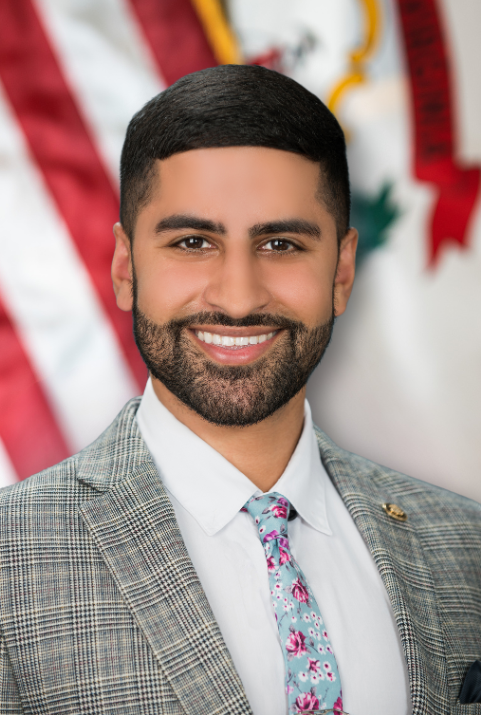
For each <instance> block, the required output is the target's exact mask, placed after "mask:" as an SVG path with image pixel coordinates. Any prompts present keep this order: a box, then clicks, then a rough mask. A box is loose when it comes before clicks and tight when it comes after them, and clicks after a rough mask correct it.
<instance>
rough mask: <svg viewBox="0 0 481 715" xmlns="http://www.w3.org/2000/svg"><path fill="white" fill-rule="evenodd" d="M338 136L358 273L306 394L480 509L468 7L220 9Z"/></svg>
mask: <svg viewBox="0 0 481 715" xmlns="http://www.w3.org/2000/svg"><path fill="white" fill-rule="evenodd" d="M231 17H232V20H233V22H234V25H235V27H236V30H237V33H238V35H239V37H240V38H241V40H242V46H243V50H244V53H245V55H246V56H247V57H256V56H258V57H263V58H264V61H270V62H271V63H272V64H273V65H275V66H276V67H278V68H281V69H284V71H286V72H289V73H290V74H292V76H293V77H294V78H296V79H298V80H299V81H300V82H301V83H303V84H305V85H306V86H307V87H308V88H309V89H311V90H312V91H313V92H315V93H316V94H318V95H319V96H320V97H321V98H322V99H323V100H324V101H326V102H327V103H328V104H329V105H330V107H331V108H332V110H333V111H334V112H335V113H336V115H337V117H338V119H339V120H340V121H341V123H342V125H343V127H344V129H345V131H346V134H347V138H348V155H349V165H350V172H351V179H352V189H353V196H352V198H353V212H352V214H353V215H352V224H353V225H354V226H357V227H358V228H359V230H360V250H359V262H358V276H357V282H356V286H355V289H354V294H353V296H352V298H351V303H350V306H349V308H348V311H347V313H346V315H344V316H343V317H342V318H341V319H340V320H339V321H338V323H337V325H336V327H335V329H334V339H333V343H332V345H331V346H330V347H329V349H328V351H327V354H326V357H325V358H324V361H323V363H322V364H321V366H320V368H319V369H318V371H317V372H316V373H315V375H314V376H313V378H312V379H311V382H310V385H309V388H308V391H309V397H310V401H311V404H312V407H313V412H314V416H315V418H316V420H317V422H318V424H320V426H321V427H323V428H324V429H325V430H326V432H327V433H328V434H329V435H331V436H332V438H333V439H335V440H336V441H337V442H338V443H339V444H340V445H341V446H344V447H346V448H347V449H350V450H352V451H354V452H358V453H360V454H362V455H364V456H366V457H370V458H372V459H374V460H376V461H379V462H381V463H383V464H387V465H389V466H392V467H394V468H397V469H399V470H401V471H405V472H407V473H408V474H412V475H413V476H416V477H419V478H422V479H425V480H427V481H431V482H434V483H437V484H440V485H441V486H444V487H447V488H449V489H452V490H453V491H458V492H461V493H464V494H467V495H469V496H472V497H474V498H477V499H478V500H479V501H481V438H480V435H481V409H480V405H481V321H480V318H479V315H480V313H481V214H480V167H481V84H480V82H479V68H480V66H481V45H480V43H479V41H478V30H479V27H481V5H480V4H479V3H472V2H469V0H333V1H332V2H331V1H329V0H328V1H327V2H322V3H318V2H311V1H310V0H297V1H296V2H295V3H290V2H273V1H271V0H264V1H263V2H260V3H258V2H256V0H233V4H232V6H231Z"/></svg>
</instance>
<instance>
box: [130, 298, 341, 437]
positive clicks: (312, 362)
mask: <svg viewBox="0 0 481 715" xmlns="http://www.w3.org/2000/svg"><path fill="white" fill-rule="evenodd" d="M133 292H134V307H133V319H134V336H135V342H136V343H137V347H138V348H139V351H140V354H141V355H142V358H143V360H144V362H145V364H146V365H147V367H148V369H149V371H150V373H151V375H152V376H153V377H155V378H157V380H160V382H162V383H163V384H164V385H165V387H166V388H167V389H168V390H170V392H171V393H172V394H174V395H175V396H176V397H177V398H178V399H179V400H180V401H181V402H183V403H184V405H186V406H187V407H189V408H190V409H192V410H194V412H196V413H197V414H198V415H200V416H201V417H203V418H204V419H205V420H207V421H208V422H211V423H212V424H215V425H219V426H225V427H226V426H228V427H246V426H248V425H253V424H256V423H257V422H261V421H262V420H265V419H266V418H267V417H269V416H270V415H272V414H273V413H274V412H276V411H277V410H279V409H280V408H281V407H283V406H284V405H286V404H287V403H288V402H289V401H290V400H291V399H292V398H293V397H294V396H295V395H297V393H298V392H299V391H300V390H301V389H302V388H303V387H304V386H305V385H306V383H307V380H308V378H309V376H310V374H311V373H312V371H313V370H314V368H315V367H316V366H317V365H318V364H319V362H320V361H321V358H322V356H323V354H324V352H325V350H326V348H327V346H328V344H329V341H330V339H331V335H332V329H333V325H334V310H332V311H331V317H330V318H329V320H328V321H326V322H325V323H323V324H321V325H318V326H316V327H314V328H311V329H309V328H307V327H306V326H305V325H304V324H303V323H301V322H298V321H294V320H290V319H288V318H284V317H281V316H276V315H268V314H265V313H259V314H251V315H248V316H246V317H245V318H240V319H234V318H231V317H229V316H228V315H225V314H223V313H218V312H212V313H210V312H201V313H195V314H193V315H190V316H188V317H186V318H182V319H178V320H170V321H169V322H167V323H164V324H158V323H155V322H154V321H152V320H150V319H149V318H148V317H147V316H146V315H144V313H142V312H141V311H140V309H139V307H138V305H137V297H136V290H135V284H134V291H133ZM193 325H195V326H196V328H201V326H202V325H210V326H214V325H218V326H227V327H236V328H241V327H252V326H256V327H259V326H266V327H269V329H270V330H272V329H273V328H275V329H276V330H283V331H284V332H283V334H282V335H279V336H278V337H277V338H276V340H275V342H274V343H273V345H272V347H271V348H270V350H268V352H267V353H266V354H265V355H263V356H262V357H260V358H258V359H257V360H255V361H254V362H252V363H250V364H247V365H223V364H222V365H221V364H219V363H215V362H213V361H212V360H211V359H209V358H208V357H207V355H205V354H204V353H202V352H201V350H200V348H198V347H197V346H196V345H195V344H194V343H193V341H192V339H191V338H190V337H189V336H188V329H189V328H190V327H191V326H193Z"/></svg>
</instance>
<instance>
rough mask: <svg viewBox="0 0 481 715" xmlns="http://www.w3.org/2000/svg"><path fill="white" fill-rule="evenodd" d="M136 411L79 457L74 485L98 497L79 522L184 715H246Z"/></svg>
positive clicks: (84, 509) (133, 407)
mask: <svg viewBox="0 0 481 715" xmlns="http://www.w3.org/2000/svg"><path fill="white" fill-rule="evenodd" d="M136 408H137V403H129V405H128V406H127V408H125V409H124V410H123V412H122V413H121V419H120V420H117V421H116V423H114V425H113V426H112V427H111V428H110V430H109V432H108V433H106V434H105V435H104V437H103V444H102V443H101V441H99V443H98V445H96V449H97V455H96V458H95V457H94V456H93V455H92V454H91V452H92V449H91V448H89V450H86V454H85V457H84V460H83V464H81V465H80V469H79V479H80V480H81V481H83V482H84V483H90V484H91V486H95V488H96V489H98V490H101V491H102V490H103V491H104V493H103V494H100V495H98V496H96V497H95V498H94V499H92V500H90V501H88V502H84V504H83V505H82V507H81V513H82V517H83V520H84V522H85V523H86V525H87V527H88V529H89V530H90V533H91V534H92V537H93V539H94V540H95V542H96V544H97V546H98V548H99V551H100V553H101V555H102V557H103V559H104V561H105V563H106V565H107V567H108V568H109V570H110V572H111V574H112V576H113V578H114V579H115V581H116V583H117V585H118V587H119V589H120V591H121V593H122V595H123V597H124V598H125V600H126V602H127V603H128V605H129V607H130V609H131V611H132V613H133V615H134V618H135V620H136V622H137V624H138V626H139V627H140V629H141V630H142V632H143V634H144V636H145V638H146V639H147V641H148V643H149V644H150V647H151V648H152V650H153V652H154V654H155V656H156V657H157V659H158V661H159V663H160V665H161V667H162V669H163V671H164V673H165V675H166V677H167V678H168V680H169V681H170V684H171V686H172V688H173V690H174V692H175V693H176V695H177V697H178V698H179V701H180V702H181V703H182V707H183V708H184V710H185V713H186V715H214V713H215V715H233V714H235V715H241V714H242V715H252V714H251V710H250V707H249V704H248V702H247V698H246V696H245V693H244V690H243V687H242V684H241V681H240V679H239V676H238V674H237V672H236V670H235V667H234V664H233V662H232V659H231V657H230V654H229V652H228V650H227V647H226V645H225V643H224V640H223V638H222V635H221V633H220V630H219V627H218V625H217V622H216V620H215V618H214V615H213V613H212V611H211V608H210V606H209V603H208V601H207V598H206V596H205V593H204V591H203V589H202V586H201V584H200V581H199V578H198V576H197V574H196V572H195V570H194V567H193V565H192V562H191V560H190V558H189V555H188V553H187V550H186V547H185V544H184V542H183V540H182V537H181V534H180V531H179V528H178V526H177V521H176V518H175V513H174V510H173V508H172V505H171V503H170V501H169V499H168V497H167V494H166V492H165V490H164V487H163V485H162V482H161V480H160V478H159V475H158V472H157V470H156V468H155V465H154V463H153V461H152V459H151V456H150V454H149V452H148V451H147V449H146V447H145V444H144V442H143V440H142V439H141V437H140V434H139V431H138V428H137V423H136V421H135V419H134V418H135V412H136ZM126 411H127V412H129V413H130V414H127V415H126V414H125V412H126ZM95 463H97V467H96V468H95ZM126 468H129V471H128V472H127V471H126ZM114 472H115V473H114Z"/></svg>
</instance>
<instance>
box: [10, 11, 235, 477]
mask: <svg viewBox="0 0 481 715" xmlns="http://www.w3.org/2000/svg"><path fill="white" fill-rule="evenodd" d="M236 60H237V56H236V46H235V43H234V41H233V38H232V36H231V34H230V31H229V28H228V25H227V23H226V22H225V18H224V16H223V14H222V8H221V6H220V5H219V3H218V1H217V0H215V1H214V2H212V1H210V2H209V1H207V2H206V0H195V1H194V0H193V1H192V2H191V0H102V1H101V2H99V1H98V0H80V1H79V2H64V1H62V0H2V2H1V3H0V183H1V198H0V205H1V208H0V230H1V234H0V345H1V349H0V486H2V485H5V484H8V483H11V482H14V481H16V480H18V479H23V478H25V477H27V476H29V475H30V474H33V473H35V472H37V471H39V470H40V469H43V468H44V467H47V466H50V465H52V464H54V463H55V462H58V461H59V460H61V459H63V458H65V457H67V456H68V455H70V454H72V453H74V452H76V451H77V450H78V449H80V448H82V447H83V446H85V445H86V444H88V443H89V442H90V441H92V440H93V439H94V438H95V437H96V436H97V435H98V434H99V433H100V432H101V431H102V430H103V429H104V428H105V427H106V426H107V425H108V424H109V422H110V421H111V419H112V418H113V417H114V416H115V414H116V412H117V411H118V410H119V409H120V408H121V406H122V405H123V404H124V403H125V401H126V400H127V399H129V398H130V397H132V396H133V395H135V394H138V393H139V392H141V391H142V389H143V386H144V384H145V380H146V369H145V367H144V365H143V363H142V361H141V359H140V357H139V355H138V353H137V349H136V347H135V344H134V341H133V338H132V326H131V318H130V316H129V315H126V314H124V313H122V312H121V311H120V310H118V308H117V307H116V304H115V300H114V295H113V292H112V285H111V280H110V268H109V267H110V263H111V258H112V250H113V236H112V225H113V223H114V222H115V221H116V220H117V219H118V208H119V198H118V157H119V154H120V148H121V145H122V141H123V136H124V133H125V129H126V126H127V123H128V121H129V120H130V118H131V116H132V115H133V113H134V112H136V111H137V110H138V109H139V108H140V107H141V106H142V105H143V104H144V103H145V102H146V101H148V100H149V99H150V98H151V97H152V96H153V95H155V94H157V93H158V92H159V91H161V90H162V89H163V88H165V87H166V86H168V85H169V84H171V83H172V82H175V80H177V79H178V78H179V77H181V76H183V75H185V74H187V73H189V72H193V71H195V70H199V69H203V68H205V67H210V66H214V65H216V64H218V63H219V62H222V61H236Z"/></svg>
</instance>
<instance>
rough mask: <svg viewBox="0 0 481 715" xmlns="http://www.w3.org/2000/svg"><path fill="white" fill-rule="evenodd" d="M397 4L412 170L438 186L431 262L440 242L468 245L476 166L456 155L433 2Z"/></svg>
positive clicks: (476, 185)
mask: <svg viewBox="0 0 481 715" xmlns="http://www.w3.org/2000/svg"><path fill="white" fill-rule="evenodd" d="M398 2H399V10H400V14H401V22H402V28H403V33H404V41H405V46H406V53H407V60H408V67H409V75H410V80H411V92H412V98H413V114H414V129H415V156H414V171H415V175H416V176H417V178H418V179H421V180H422V181H429V182H432V183H434V184H435V185H436V186H437V188H438V190H439V194H438V199H437V201H436V204H435V206H434V211H433V216H432V224H431V241H430V247H429V260H430V263H431V264H433V263H435V261H436V259H437V258H438V257H439V252H440V249H441V248H442V247H443V246H444V244H448V243H450V242H455V243H457V244H458V245H459V246H462V247H465V246H466V245H467V231H468V228H469V220H470V218H471V215H472V212H473V209H474V206H475V203H476V199H477V196H478V190H479V184H480V170H479V168H463V167H461V166H459V165H458V164H457V163H456V161H455V159H454V138H453V135H454V129H453V116H452V115H453V112H452V107H453V102H452V91H451V84H450V68H449V63H448V57H447V51H446V44H445V40H444V37H443V33H442V28H441V22H440V18H439V14H438V8H437V6H436V0H398Z"/></svg>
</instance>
